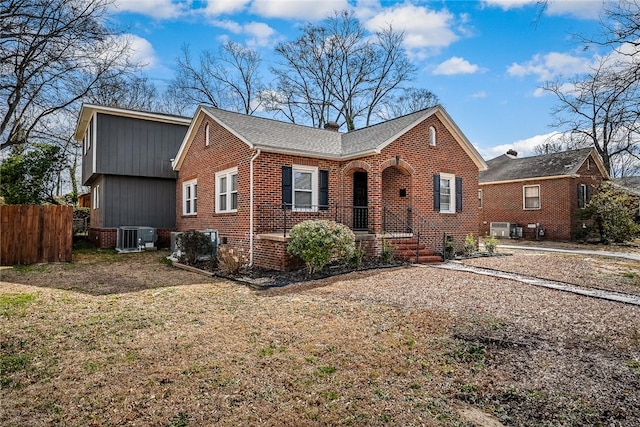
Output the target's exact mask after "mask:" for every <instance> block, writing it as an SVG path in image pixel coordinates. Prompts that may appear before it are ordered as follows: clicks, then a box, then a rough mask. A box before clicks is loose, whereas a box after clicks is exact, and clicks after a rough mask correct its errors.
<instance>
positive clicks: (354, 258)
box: [348, 242, 367, 268]
mask: <svg viewBox="0 0 640 427" xmlns="http://www.w3.org/2000/svg"><path fill="white" fill-rule="evenodd" d="M366 253H367V251H366V250H365V249H364V248H363V247H362V242H360V243H359V244H358V246H354V248H353V251H351V253H350V254H349V255H348V258H349V259H348V261H349V265H350V266H352V267H354V268H360V267H362V262H363V261H364V256H365V255H366Z"/></svg>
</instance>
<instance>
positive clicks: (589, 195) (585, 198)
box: [584, 185, 591, 205]
mask: <svg viewBox="0 0 640 427" xmlns="http://www.w3.org/2000/svg"><path fill="white" fill-rule="evenodd" d="M585 188H586V189H587V194H586V195H585V197H584V204H585V205H586V204H587V203H589V202H590V201H591V186H590V185H587V186H586V187H585Z"/></svg>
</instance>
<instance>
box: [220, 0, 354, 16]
mask: <svg viewBox="0 0 640 427" xmlns="http://www.w3.org/2000/svg"><path fill="white" fill-rule="evenodd" d="M214 1H215V0H214ZM351 8H352V7H351V6H350V5H349V2H348V1H347V0H323V1H314V2H309V1H293V0H254V1H253V3H251V12H252V13H255V14H256V15H259V16H261V17H264V18H282V19H301V20H308V21H318V20H321V19H324V18H326V17H328V16H331V15H332V14H333V12H334V11H335V10H343V9H347V10H350V9H351Z"/></svg>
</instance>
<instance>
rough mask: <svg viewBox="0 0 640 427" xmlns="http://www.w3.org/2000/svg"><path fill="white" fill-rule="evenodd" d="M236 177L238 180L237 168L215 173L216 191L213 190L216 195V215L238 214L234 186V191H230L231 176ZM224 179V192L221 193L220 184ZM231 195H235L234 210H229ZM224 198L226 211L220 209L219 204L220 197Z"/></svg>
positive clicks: (236, 193) (236, 190)
mask: <svg viewBox="0 0 640 427" xmlns="http://www.w3.org/2000/svg"><path fill="white" fill-rule="evenodd" d="M234 175H235V176H236V179H238V178H237V177H238V168H237V167H235V168H231V169H225V170H223V171H220V172H216V179H215V181H216V190H215V195H216V203H215V204H216V213H229V212H238V187H237V185H236V189H235V191H233V189H232V181H233V176H234ZM224 178H226V185H225V191H224V192H221V191H220V183H221V182H222V179H224ZM236 182H237V183H239V181H236ZM233 194H235V195H236V207H235V209H232V208H231V200H232V196H233ZM221 196H224V197H225V199H226V205H227V206H226V209H221V205H222V204H221V203H220V197H221Z"/></svg>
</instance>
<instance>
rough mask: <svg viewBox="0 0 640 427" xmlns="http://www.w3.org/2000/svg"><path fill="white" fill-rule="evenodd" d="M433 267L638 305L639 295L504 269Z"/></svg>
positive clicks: (454, 266) (455, 265)
mask: <svg viewBox="0 0 640 427" xmlns="http://www.w3.org/2000/svg"><path fill="white" fill-rule="evenodd" d="M434 267H438V268H442V269H445V270H455V271H465V272H469V273H474V274H481V275H483V276H491V277H501V278H503V279H510V280H515V281H517V282H520V283H526V284H529V285H534V286H542V287H544V288H549V289H556V290H559V291H564V292H572V293H574V294H578V295H584V296H588V297H593V298H601V299H605V300H609V301H617V302H622V303H625V304H633V305H638V306H640V296H638V295H632V294H625V293H621V292H613V291H608V290H603V289H589V288H583V287H580V286H575V285H571V284H570V283H566V282H559V281H551V280H544V279H540V278H538V277H533V276H526V275H522V274H517V273H509V272H505V271H499V270H494V269H489V268H481V267H473V266H469V265H463V264H461V263H459V262H448V263H445V264H440V265H435V266H434Z"/></svg>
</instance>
